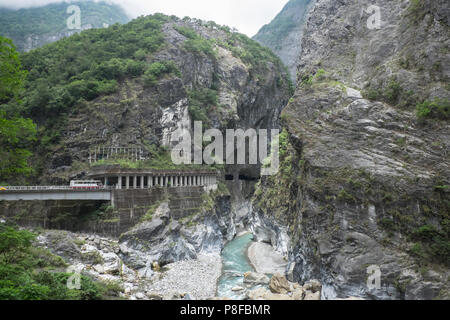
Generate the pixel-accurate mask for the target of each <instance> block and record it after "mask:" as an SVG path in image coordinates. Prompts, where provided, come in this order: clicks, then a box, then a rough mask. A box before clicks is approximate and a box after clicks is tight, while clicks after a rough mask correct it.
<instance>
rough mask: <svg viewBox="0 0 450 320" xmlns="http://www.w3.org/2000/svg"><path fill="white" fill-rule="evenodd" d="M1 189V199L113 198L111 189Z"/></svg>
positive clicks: (46, 187)
mask: <svg viewBox="0 0 450 320" xmlns="http://www.w3.org/2000/svg"><path fill="white" fill-rule="evenodd" d="M5 188H6V190H3V191H0V201H19V200H23V201H33V200H104V201H109V200H111V197H112V196H111V189H110V188H100V189H73V188H71V187H69V186H34V187H28V186H27V187H25V186H14V187H5Z"/></svg>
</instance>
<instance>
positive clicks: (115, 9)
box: [0, 1, 130, 52]
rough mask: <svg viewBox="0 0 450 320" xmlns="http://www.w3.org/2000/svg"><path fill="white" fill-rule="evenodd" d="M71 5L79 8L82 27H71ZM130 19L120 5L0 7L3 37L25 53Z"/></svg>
mask: <svg viewBox="0 0 450 320" xmlns="http://www.w3.org/2000/svg"><path fill="white" fill-rule="evenodd" d="M70 6H77V7H78V8H79V9H80V25H79V27H78V26H76V27H77V28H76V29H72V26H71V25H70V23H73V20H70V19H71V17H73V15H74V14H76V12H75V11H71V10H69V11H68V9H69V7H70ZM68 20H69V26H71V28H69V26H68ZM129 20H130V18H129V17H128V16H127V14H126V13H125V11H124V10H123V9H122V8H121V7H120V6H118V5H116V4H112V3H107V2H93V1H79V2H70V3H54V4H48V5H45V6H42V7H31V8H24V9H19V10H13V9H8V8H0V35H2V36H5V37H8V38H11V39H12V40H13V42H14V44H15V45H16V47H17V49H18V50H19V51H25V52H26V51H30V50H32V49H34V48H38V47H42V46H43V45H45V44H48V43H51V42H55V41H57V40H59V39H61V38H63V37H68V36H71V35H73V34H75V33H78V32H80V31H82V30H86V29H91V28H104V27H107V26H110V25H113V24H115V23H121V24H124V23H127V22H128V21H129Z"/></svg>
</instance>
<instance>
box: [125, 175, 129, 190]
mask: <svg viewBox="0 0 450 320" xmlns="http://www.w3.org/2000/svg"><path fill="white" fill-rule="evenodd" d="M125 189H130V176H126V177H125Z"/></svg>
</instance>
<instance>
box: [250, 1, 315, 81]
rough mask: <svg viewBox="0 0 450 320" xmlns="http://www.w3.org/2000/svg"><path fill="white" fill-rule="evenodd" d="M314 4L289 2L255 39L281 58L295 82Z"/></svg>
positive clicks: (310, 2)
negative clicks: (307, 19)
mask: <svg viewBox="0 0 450 320" xmlns="http://www.w3.org/2000/svg"><path fill="white" fill-rule="evenodd" d="M313 2H314V1H311V0H291V1H289V2H288V3H287V4H286V6H285V7H284V8H283V10H282V11H281V12H280V13H279V14H278V15H277V16H276V17H275V18H274V19H273V20H272V21H271V22H270V23H269V24H267V25H265V26H263V27H262V28H261V29H260V30H259V31H258V33H257V34H256V35H255V36H254V37H253V39H254V40H256V41H258V42H259V43H261V44H262V45H265V46H266V47H268V48H270V49H272V51H273V52H274V53H275V54H276V55H277V56H279V57H280V58H281V60H282V61H283V63H284V64H285V65H286V66H287V68H288V69H289V73H290V74H291V78H292V79H293V80H295V79H296V78H297V64H298V59H299V57H300V52H301V43H302V35H303V26H304V24H305V20H306V14H307V12H308V10H309V9H310V7H311V6H312V3H313Z"/></svg>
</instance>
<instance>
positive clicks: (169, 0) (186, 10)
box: [0, 0, 288, 36]
mask: <svg viewBox="0 0 450 320" xmlns="http://www.w3.org/2000/svg"><path fill="white" fill-rule="evenodd" d="M54 2H70V1H62V0H0V7H8V8H14V9H19V8H25V7H30V6H40V5H45V4H48V3H54ZM110 2H114V3H118V4H120V5H122V7H123V8H124V9H125V10H126V12H127V13H128V14H129V15H130V17H132V18H134V17H137V16H139V15H147V14H152V13H155V12H162V13H165V14H168V15H172V14H174V15H176V16H179V17H181V18H183V17H184V16H190V17H193V18H200V19H203V20H213V21H215V22H217V23H219V24H224V25H228V26H230V27H235V28H237V29H238V30H239V31H240V32H242V33H245V34H247V35H248V36H253V35H255V34H256V33H257V32H258V30H259V29H260V28H261V27H262V26H263V25H265V24H267V23H269V22H270V21H271V20H272V19H273V18H274V17H275V16H276V15H277V13H278V12H280V11H281V9H282V8H283V6H284V5H285V4H286V3H287V2H288V0H111V1H110Z"/></svg>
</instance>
